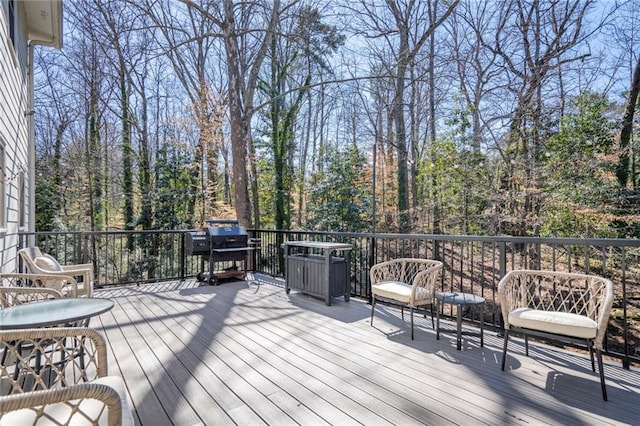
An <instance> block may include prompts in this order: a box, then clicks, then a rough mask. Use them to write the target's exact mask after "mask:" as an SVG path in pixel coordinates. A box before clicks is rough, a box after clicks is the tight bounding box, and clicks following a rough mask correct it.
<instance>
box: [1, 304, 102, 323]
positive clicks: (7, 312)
mask: <svg viewBox="0 0 640 426" xmlns="http://www.w3.org/2000/svg"><path fill="white" fill-rule="evenodd" d="M111 308H113V301H112V300H110V299H95V298H86V297H83V298H65V299H54V300H47V301H44V302H35V303H26V304H24V305H18V306H12V307H10V308H5V309H0V330H7V329H21V328H32V327H47V326H52V325H59V324H66V323H72V322H75V321H80V320H84V319H87V318H91V317H93V316H96V315H100V314H102V313H104V312H107V311H108V310H110V309H111Z"/></svg>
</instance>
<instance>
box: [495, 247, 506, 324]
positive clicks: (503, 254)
mask: <svg viewBox="0 0 640 426" xmlns="http://www.w3.org/2000/svg"><path fill="white" fill-rule="evenodd" d="M498 250H499V251H500V253H499V267H500V279H502V277H504V276H505V275H506V274H507V243H506V242H504V241H500V242H498ZM496 290H497V289H496ZM499 312H500V321H499V322H500V328H499V329H498V335H499V336H503V334H504V318H503V317H502V310H500V311H499Z"/></svg>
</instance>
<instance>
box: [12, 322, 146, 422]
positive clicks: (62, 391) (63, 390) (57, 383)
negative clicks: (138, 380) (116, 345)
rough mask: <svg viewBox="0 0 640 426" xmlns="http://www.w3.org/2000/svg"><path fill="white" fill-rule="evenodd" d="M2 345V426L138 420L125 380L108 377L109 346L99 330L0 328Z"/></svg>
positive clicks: (81, 328)
mask: <svg viewBox="0 0 640 426" xmlns="http://www.w3.org/2000/svg"><path fill="white" fill-rule="evenodd" d="M0 344H2V346H3V347H4V351H5V354H4V357H3V362H2V364H1V365H0V385H1V386H0V390H1V395H2V396H0V425H5V424H6V425H16V424H36V423H38V422H43V423H47V424H57V425H66V424H77V423H81V424H108V425H113V426H115V425H133V424H134V420H133V416H132V412H131V410H130V408H131V403H130V401H129V398H128V394H127V393H126V389H125V386H124V383H123V382H122V379H121V378H120V377H114V376H108V375H107V353H106V345H105V341H104V338H103V337H102V336H101V335H100V334H99V333H98V332H97V331H95V330H92V329H89V328H83V327H80V328H41V329H28V330H8V331H0ZM24 348H27V350H25V349H24Z"/></svg>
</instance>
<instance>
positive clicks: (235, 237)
mask: <svg viewBox="0 0 640 426" xmlns="http://www.w3.org/2000/svg"><path fill="white" fill-rule="evenodd" d="M207 225H209V226H206V227H204V228H202V229H199V230H197V231H192V232H187V234H186V239H185V245H186V247H185V248H186V252H187V255H189V256H200V272H199V273H198V275H197V277H196V278H197V279H198V281H207V280H208V282H209V284H213V285H217V284H218V280H219V279H221V278H244V277H245V276H246V273H247V258H248V253H249V250H250V248H249V246H248V239H247V231H246V229H245V228H244V227H242V226H238V221H236V220H207ZM238 262H242V263H243V269H242V270H239V268H238ZM207 263H208V265H209V272H208V273H205V269H204V268H205V264H207ZM218 263H226V264H227V267H226V268H224V269H217V266H218V265H217V264H218ZM228 265H231V266H228Z"/></svg>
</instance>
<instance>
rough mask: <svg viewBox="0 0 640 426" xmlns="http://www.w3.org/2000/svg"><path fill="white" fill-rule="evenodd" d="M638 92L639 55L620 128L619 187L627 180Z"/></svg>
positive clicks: (617, 174) (639, 88)
mask: <svg viewBox="0 0 640 426" xmlns="http://www.w3.org/2000/svg"><path fill="white" fill-rule="evenodd" d="M639 93H640V57H639V58H638V62H637V63H636V66H635V69H634V70H633V77H632V79H631V88H630V89H629V98H628V99H627V106H626V108H625V112H624V118H623V119H622V129H621V130H620V158H619V160H618V167H617V168H616V176H617V178H618V185H619V186H620V188H626V186H627V183H628V181H629V151H630V150H629V146H630V144H631V133H632V131H633V116H634V114H635V111H636V105H637V104H638V94H639Z"/></svg>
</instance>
